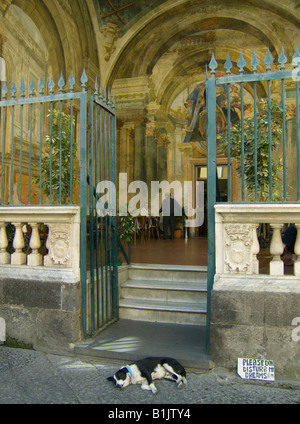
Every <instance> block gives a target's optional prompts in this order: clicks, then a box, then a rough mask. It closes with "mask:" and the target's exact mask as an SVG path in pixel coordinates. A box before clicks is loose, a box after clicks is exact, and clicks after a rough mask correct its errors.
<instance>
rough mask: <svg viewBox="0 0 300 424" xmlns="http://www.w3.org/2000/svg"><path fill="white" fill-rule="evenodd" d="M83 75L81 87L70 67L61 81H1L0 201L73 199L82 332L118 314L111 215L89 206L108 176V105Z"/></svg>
mask: <svg viewBox="0 0 300 424" xmlns="http://www.w3.org/2000/svg"><path fill="white" fill-rule="evenodd" d="M87 82H88V80H87V77H86V74H85V71H83V74H82V76H81V80H80V83H81V91H80V90H79V91H75V89H74V88H75V85H76V81H75V79H74V77H73V73H72V72H71V76H70V78H69V80H68V85H66V84H65V81H64V80H63V77H62V75H61V76H60V78H59V80H58V84H57V87H56V86H55V83H54V81H53V78H52V75H51V76H50V78H49V81H48V84H47V86H46V84H45V83H44V81H43V78H42V77H41V78H40V79H39V81H33V79H32V80H31V82H30V84H29V87H28V91H27V87H26V86H25V84H24V80H23V79H21V80H20V88H17V87H16V84H15V82H14V81H11V83H9V84H7V83H6V82H4V84H3V85H2V87H0V88H1V90H0V94H1V97H0V150H1V159H0V166H1V193H0V194H1V200H0V206H4V207H5V206H6V205H9V206H12V205H13V206H16V207H17V206H18V205H20V204H22V205H27V206H28V207H32V206H35V205H39V206H43V207H45V208H47V207H49V206H55V207H61V206H66V205H78V206H80V211H81V222H80V273H81V284H82V333H83V337H84V338H85V337H88V336H90V335H93V334H95V333H96V332H97V331H99V330H100V329H102V328H104V327H105V326H106V325H108V324H109V323H110V322H113V321H114V320H116V319H117V318H118V272H117V263H116V257H117V255H116V251H117V242H118V240H117V231H116V217H114V216H104V217H99V216H98V215H97V211H96V203H97V193H96V188H97V184H98V183H99V182H100V181H101V180H103V179H104V180H110V181H112V182H113V183H115V155H116V151H115V146H116V144H115V109H114V104H113V103H112V101H111V99H110V96H109V95H107V94H103V96H102V93H101V89H100V92H98V88H97V87H96V88H95V92H94V94H93V95H92V96H88V92H87V88H86V86H87ZM7 85H9V86H10V87H9V88H8V87H7ZM79 87H80V85H79ZM55 90H56V92H55ZM88 100H89V101H88ZM121 247H122V246H121Z"/></svg>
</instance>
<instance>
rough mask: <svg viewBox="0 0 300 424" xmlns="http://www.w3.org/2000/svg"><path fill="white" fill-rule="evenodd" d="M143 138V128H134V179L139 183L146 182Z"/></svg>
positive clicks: (141, 126) (144, 134)
mask: <svg viewBox="0 0 300 424" xmlns="http://www.w3.org/2000/svg"><path fill="white" fill-rule="evenodd" d="M145 137H146V131H145V126H143V125H139V126H136V127H135V129H134V179H135V180H141V181H145V180H146V172H145Z"/></svg>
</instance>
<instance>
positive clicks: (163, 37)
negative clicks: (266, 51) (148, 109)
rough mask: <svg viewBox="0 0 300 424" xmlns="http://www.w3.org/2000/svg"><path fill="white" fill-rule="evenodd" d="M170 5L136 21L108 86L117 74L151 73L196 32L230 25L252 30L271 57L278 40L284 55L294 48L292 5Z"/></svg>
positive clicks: (296, 24)
mask: <svg viewBox="0 0 300 424" xmlns="http://www.w3.org/2000/svg"><path fill="white" fill-rule="evenodd" d="M173 4H174V6H173V7H172V5H171V2H166V3H165V4H164V5H162V6H161V7H160V8H158V10H157V13H156V14H154V13H153V14H149V20H148V21H147V20H146V19H145V20H144V21H143V22H142V23H137V24H136V25H135V27H134V29H132V31H131V32H130V35H129V36H128V40H126V42H125V40H124V43H123V47H122V51H120V52H119V56H118V57H117V58H116V59H115V64H114V66H113V69H112V71H111V78H110V79H111V81H110V83H109V85H110V84H111V82H112V81H113V80H114V79H115V78H132V77H138V76H141V75H151V72H152V70H153V67H154V66H155V64H156V63H157V62H158V60H159V59H160V57H161V56H162V55H163V54H164V53H165V52H166V51H167V50H168V49H169V48H170V47H171V46H172V45H174V44H175V43H176V42H177V41H180V40H181V39H182V38H184V37H187V36H189V35H192V34H194V33H196V32H200V31H202V32H203V31H209V30H215V29H232V30H235V31H239V32H243V33H246V34H250V35H251V36H253V37H254V38H256V39H257V40H259V41H260V42H261V43H263V44H264V45H265V46H266V47H269V48H270V51H271V52H272V54H273V56H274V59H275V60H276V59H277V57H278V56H279V54H280V50H281V45H282V44H284V45H285V47H286V50H287V51H286V53H287V54H291V52H293V50H294V48H295V45H294V43H295V36H294V35H295V33H296V31H297V30H298V29H299V26H300V17H299V11H298V13H296V12H295V10H294V9H293V7H292V4H289V5H286V4H282V2H281V3H280V2H278V1H273V2H270V1H268V0H265V1H251V2H250V1H244V2H243V3H242V5H241V2H237V1H233V2H230V5H228V2H226V1H223V2H218V4H217V5H211V6H205V5H204V6H203V7H201V4H200V5H199V4H198V2H190V1H187V0H186V1H178V2H173ZM287 28H288V30H287ZM129 37H130V38H129Z"/></svg>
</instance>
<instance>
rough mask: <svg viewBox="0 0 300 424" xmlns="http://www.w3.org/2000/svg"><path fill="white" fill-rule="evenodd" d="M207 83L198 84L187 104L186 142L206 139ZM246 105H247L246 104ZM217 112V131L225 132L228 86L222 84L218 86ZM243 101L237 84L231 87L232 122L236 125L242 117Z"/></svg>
mask: <svg viewBox="0 0 300 424" xmlns="http://www.w3.org/2000/svg"><path fill="white" fill-rule="evenodd" d="M205 95H206V92H205V83H204V82H202V83H199V84H197V85H196V87H195V88H194V90H193V91H192V93H191V94H190V96H189V98H188V99H187V101H186V103H185V106H186V108H187V109H188V124H187V127H186V135H185V138H184V143H190V142H197V141H199V140H205V139H206V135H207V134H206V130H207V122H206V98H205ZM244 106H245V105H244ZM216 109H217V110H216V112H217V118H216V119H217V122H216V125H217V133H218V134H220V133H221V132H223V131H224V130H225V128H226V126H227V110H228V99H227V87H226V86H223V85H220V86H217V88H216ZM240 109H241V103H240V96H239V89H238V87H237V86H235V85H231V87H230V123H231V125H235V124H236V123H237V122H238V120H239V119H240V116H241V113H240Z"/></svg>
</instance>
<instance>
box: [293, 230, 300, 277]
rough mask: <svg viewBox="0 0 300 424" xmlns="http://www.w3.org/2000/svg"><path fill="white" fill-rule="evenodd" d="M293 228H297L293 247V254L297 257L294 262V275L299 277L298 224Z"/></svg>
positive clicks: (299, 236) (299, 245)
mask: <svg viewBox="0 0 300 424" xmlns="http://www.w3.org/2000/svg"><path fill="white" fill-rule="evenodd" d="M295 226H296V228H297V237H296V242H295V246H294V252H295V254H296V255H297V259H296V262H295V263H294V274H295V275H297V276H299V275H300V223H295Z"/></svg>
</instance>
